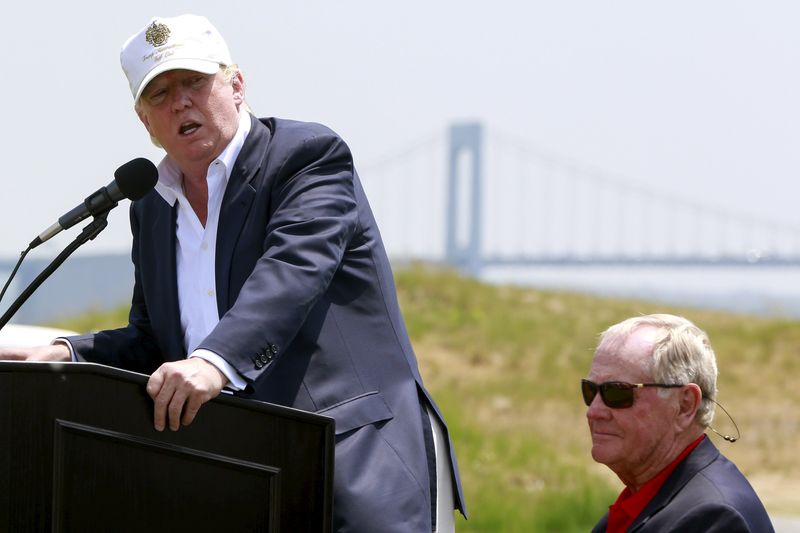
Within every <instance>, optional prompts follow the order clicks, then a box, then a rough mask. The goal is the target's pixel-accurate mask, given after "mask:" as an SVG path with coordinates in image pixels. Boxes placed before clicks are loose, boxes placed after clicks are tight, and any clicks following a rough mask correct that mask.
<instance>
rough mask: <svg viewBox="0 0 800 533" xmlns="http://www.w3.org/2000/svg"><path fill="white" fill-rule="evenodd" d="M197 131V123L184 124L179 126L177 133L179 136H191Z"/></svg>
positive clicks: (198, 127)
mask: <svg viewBox="0 0 800 533" xmlns="http://www.w3.org/2000/svg"><path fill="white" fill-rule="evenodd" d="M199 129H200V124H198V123H197V122H186V123H184V124H181V127H180V129H179V130H178V133H179V134H180V135H191V134H192V133H194V132H196V131H197V130H199Z"/></svg>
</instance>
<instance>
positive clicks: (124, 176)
mask: <svg viewBox="0 0 800 533" xmlns="http://www.w3.org/2000/svg"><path fill="white" fill-rule="evenodd" d="M114 181H116V183H117V186H118V187H119V190H120V192H121V193H122V194H123V195H124V196H125V198H127V199H129V200H138V199H139V198H141V197H143V196H144V195H145V194H147V193H148V192H150V189H152V188H153V187H155V186H156V182H157V181H158V169H157V168H156V166H155V165H154V164H153V163H152V162H151V161H150V160H149V159H145V158H144V157H137V158H136V159H132V160H130V161H128V162H127V163H125V164H124V165H122V166H121V167H119V168H118V169H117V170H116V171H115V172H114Z"/></svg>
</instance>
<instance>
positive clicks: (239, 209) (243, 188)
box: [215, 116, 271, 317]
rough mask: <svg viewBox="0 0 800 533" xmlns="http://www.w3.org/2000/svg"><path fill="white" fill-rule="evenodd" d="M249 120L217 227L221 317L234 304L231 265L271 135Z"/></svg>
mask: <svg viewBox="0 0 800 533" xmlns="http://www.w3.org/2000/svg"><path fill="white" fill-rule="evenodd" d="M250 120H251V125H250V133H249V134H248V136H247V138H246V139H245V141H244V144H243V145H242V149H241V151H240V152H239V156H238V157H237V158H236V162H235V163H234V165H233V170H232V171H231V177H230V179H229V180H228V185H227V187H226V188H225V195H224V196H223V198H222V207H221V209H220V214H219V225H218V226H217V255H216V259H215V261H216V262H215V272H216V274H215V276H216V280H217V310H218V311H219V316H220V317H222V315H223V314H225V313H226V312H227V311H228V309H229V308H230V306H231V305H232V303H233V302H231V301H230V273H231V264H232V262H233V258H234V251H235V249H236V243H237V241H238V240H239V234H240V233H241V231H242V228H243V227H244V222H245V220H246V218H247V214H248V213H249V212H250V207H251V206H252V204H253V200H254V198H255V196H256V189H255V187H254V186H253V184H252V180H253V177H254V176H255V175H256V172H258V170H259V169H260V168H261V164H262V160H263V158H264V153H265V151H266V148H267V145H268V144H269V141H270V137H271V132H270V130H269V129H268V128H267V127H266V126H264V125H263V124H262V123H261V122H260V121H259V120H258V119H256V118H255V117H253V116H251V117H250Z"/></svg>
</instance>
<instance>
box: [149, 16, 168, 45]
mask: <svg viewBox="0 0 800 533" xmlns="http://www.w3.org/2000/svg"><path fill="white" fill-rule="evenodd" d="M144 39H145V40H146V41H147V42H148V43H150V44H152V45H153V46H163V45H165V44H167V40H168V39H169V28H168V27H167V25H166V24H160V23H159V24H156V22H155V21H153V23H152V24H150V27H148V28H147V32H146V33H145V34H144Z"/></svg>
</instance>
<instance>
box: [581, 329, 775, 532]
mask: <svg viewBox="0 0 800 533" xmlns="http://www.w3.org/2000/svg"><path fill="white" fill-rule="evenodd" d="M716 381H717V363H716V359H715V356H714V351H713V350H712V348H711V345H710V343H709V340H708V336H707V335H706V334H705V332H703V331H702V330H701V329H699V328H698V327H697V326H695V325H694V324H692V323H691V322H690V321H688V320H686V319H685V318H682V317H677V316H672V315H649V316H640V317H634V318H630V319H628V320H625V321H623V322H621V323H619V324H616V325H614V326H611V327H610V328H608V329H607V330H606V331H605V332H604V333H603V334H602V335H601V337H600V343H599V346H598V347H597V350H596V351H595V355H594V359H593V360H592V366H591V370H590V372H589V376H588V377H587V379H584V380H582V381H581V391H582V393H583V399H584V402H585V403H586V405H587V406H588V409H587V411H586V418H587V419H588V422H589V430H590V432H591V435H592V458H594V460H595V461H597V462H599V463H603V464H605V465H606V466H608V467H609V468H610V469H611V470H612V471H614V473H615V474H617V476H619V478H620V479H621V480H622V482H623V483H624V484H625V489H624V490H623V491H622V493H621V494H620V495H619V498H617V501H616V502H615V503H614V504H613V505H611V506H610V507H609V512H608V514H607V515H605V516H604V517H603V518H602V519H601V520H600V522H598V523H597V525H596V526H595V527H594V530H593V531H594V532H602V531H607V532H621V531H638V532H646V531H650V532H665V531H676V532H678V531H680V532H692V531H697V532H700V531H702V532H713V531H719V532H723V531H724V532H726V533H730V532H738V531H753V532H759V533H760V532H769V531H774V529H773V527H772V524H771V523H770V520H769V517H768V516H767V512H766V510H765V509H764V506H763V505H762V503H761V501H760V500H759V498H758V496H757V495H756V493H755V491H754V490H753V488H752V487H751V486H750V484H749V483H748V482H747V480H746V479H745V477H744V476H743V475H742V473H741V472H740V471H739V470H738V469H737V468H736V466H735V465H734V464H733V463H732V462H730V461H729V460H728V459H727V458H725V457H724V456H723V455H722V454H721V453H720V452H719V450H718V449H717V448H716V447H715V446H714V444H713V443H712V442H711V440H710V439H708V438H707V437H706V435H705V429H706V428H709V429H712V431H713V428H711V426H710V425H711V422H712V419H713V417H714V407H715V403H716V402H715V397H716V393H717V388H716ZM724 438H725V439H726V440H729V441H734V440H736V439H735V438H733V437H727V436H724Z"/></svg>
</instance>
